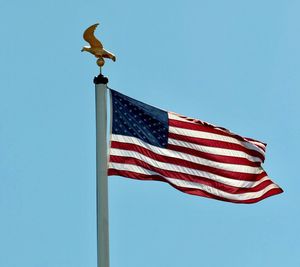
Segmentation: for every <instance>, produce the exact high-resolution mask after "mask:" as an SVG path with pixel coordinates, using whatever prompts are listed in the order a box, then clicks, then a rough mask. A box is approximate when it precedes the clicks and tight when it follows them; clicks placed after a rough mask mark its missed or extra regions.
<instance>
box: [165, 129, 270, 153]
mask: <svg viewBox="0 0 300 267" xmlns="http://www.w3.org/2000/svg"><path fill="white" fill-rule="evenodd" d="M169 132H170V133H174V134H178V135H183V136H189V137H196V138H203V139H209V140H217V141H223V142H228V143H232V144H238V145H242V146H243V147H245V148H247V149H250V150H255V151H257V152H259V153H260V154H262V155H263V156H264V154H265V152H264V151H263V150H262V149H261V148H258V147H257V146H255V145H253V144H251V143H249V142H243V141H239V140H237V139H235V138H233V137H229V136H224V135H220V134H214V133H208V132H203V131H195V130H189V129H184V128H179V127H174V126H169Z"/></svg>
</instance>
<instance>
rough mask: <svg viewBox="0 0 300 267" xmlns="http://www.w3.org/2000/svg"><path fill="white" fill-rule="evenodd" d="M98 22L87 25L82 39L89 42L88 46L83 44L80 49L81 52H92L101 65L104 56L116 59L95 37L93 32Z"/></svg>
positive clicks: (100, 65)
mask: <svg viewBox="0 0 300 267" xmlns="http://www.w3.org/2000/svg"><path fill="white" fill-rule="evenodd" d="M98 25H99V23H96V24H94V25H92V26H90V27H88V28H87V29H86V30H85V31H84V33H83V39H84V40H85V41H87V42H88V43H89V44H90V47H88V46H84V47H83V48H82V49H81V52H83V51H87V52H90V53H91V54H93V55H94V56H95V57H96V58H98V59H97V65H98V66H99V67H100V69H101V67H102V66H103V65H104V63H105V61H104V58H110V59H112V60H113V61H116V56H115V55H114V54H113V53H111V52H109V51H107V50H105V49H104V47H103V45H102V43H101V42H100V41H99V40H98V39H97V38H96V37H95V35H94V32H95V29H96V28H97V26H98Z"/></svg>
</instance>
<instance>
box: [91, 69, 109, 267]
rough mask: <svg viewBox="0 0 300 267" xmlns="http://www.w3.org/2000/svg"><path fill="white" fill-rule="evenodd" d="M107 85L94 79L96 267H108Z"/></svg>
mask: <svg viewBox="0 0 300 267" xmlns="http://www.w3.org/2000/svg"><path fill="white" fill-rule="evenodd" d="M107 83H108V79H107V78H106V77H104V76H103V75H102V74H101V73H100V74H99V75H98V76H97V77H95V78H94V84H95V100H96V172H97V178H96V184H97V185H96V190H97V191H96V196H97V204H96V205H97V267H109V229H108V182H107V136H106V127H107V107H106V106H107V105H106V97H107Z"/></svg>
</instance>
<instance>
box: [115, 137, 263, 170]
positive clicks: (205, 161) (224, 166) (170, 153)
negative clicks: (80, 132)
mask: <svg viewBox="0 0 300 267" xmlns="http://www.w3.org/2000/svg"><path fill="white" fill-rule="evenodd" d="M111 140H112V141H119V142H123V143H131V144H136V145H139V146H142V147H144V148H146V149H148V150H150V151H153V152H154V153H156V154H159V155H162V156H167V157H172V158H174V159H183V160H186V161H190V162H193V163H197V164H202V165H205V166H209V167H213V168H216V169H220V170H226V171H231V172H240V173H249V174H260V173H262V172H263V169H262V168H261V167H252V166H247V165H241V164H229V163H221V162H217V161H212V160H208V159H204V158H200V157H196V156H193V155H190V154H187V153H183V152H178V151H174V150H170V149H166V148H160V147H157V146H153V145H150V144H147V143H145V142H143V141H142V140H140V139H138V138H135V137H128V136H122V135H115V134H113V135H112V138H111Z"/></svg>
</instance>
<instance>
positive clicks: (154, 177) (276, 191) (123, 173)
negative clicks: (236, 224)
mask: <svg viewBox="0 0 300 267" xmlns="http://www.w3.org/2000/svg"><path fill="white" fill-rule="evenodd" d="M108 175H118V176H123V177H127V178H133V179H138V180H152V181H153V180H154V181H162V182H166V183H168V184H170V185H171V186H173V187H174V188H176V189H178V190H180V191H182V192H184V193H187V194H191V195H196V196H202V197H206V198H212V199H216V200H222V201H226V202H231V203H240V204H250V203H256V202H259V201H261V200H263V199H265V198H267V197H270V196H273V195H277V194H280V193H282V192H283V190H282V189H281V188H275V189H271V190H270V191H268V192H266V193H265V194H264V195H262V196H261V197H259V198H253V199H248V200H230V199H227V198H222V197H218V196H216V195H212V194H210V193H207V192H205V191H203V190H200V189H191V188H185V187H179V186H175V185H173V184H171V183H170V182H168V181H166V180H165V179H163V178H162V177H160V176H158V175H144V174H140V173H135V172H131V171H120V170H116V169H108Z"/></svg>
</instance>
